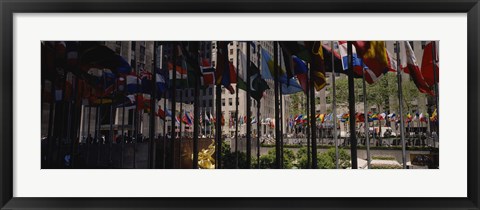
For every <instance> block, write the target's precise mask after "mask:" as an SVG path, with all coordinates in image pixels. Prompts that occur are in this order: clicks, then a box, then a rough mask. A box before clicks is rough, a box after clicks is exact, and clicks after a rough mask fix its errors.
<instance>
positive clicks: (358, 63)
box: [338, 41, 363, 76]
mask: <svg viewBox="0 0 480 210" xmlns="http://www.w3.org/2000/svg"><path fill="white" fill-rule="evenodd" d="M338 50H339V52H340V56H341V58H342V68H343V70H344V71H347V70H348V52H347V42H346V41H339V42H338ZM352 57H353V72H354V73H355V74H356V75H359V76H361V75H363V73H362V71H363V62H362V59H361V58H359V57H358V55H357V51H356V49H355V47H352Z"/></svg>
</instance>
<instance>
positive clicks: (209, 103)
mask: <svg viewBox="0 0 480 210" xmlns="http://www.w3.org/2000/svg"><path fill="white" fill-rule="evenodd" d="M212 104H213V99H210V100H208V106H209V107H212Z"/></svg>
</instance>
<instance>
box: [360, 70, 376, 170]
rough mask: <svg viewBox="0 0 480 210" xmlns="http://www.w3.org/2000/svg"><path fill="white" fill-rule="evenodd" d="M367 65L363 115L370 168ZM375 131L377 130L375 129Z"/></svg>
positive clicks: (363, 78)
mask: <svg viewBox="0 0 480 210" xmlns="http://www.w3.org/2000/svg"><path fill="white" fill-rule="evenodd" d="M365 71H366V69H365V67H364V68H363V71H362V73H363V77H362V81H363V115H364V117H365V120H364V123H365V138H366V144H367V166H368V168H369V169H370V168H371V167H370V161H371V160H370V135H369V128H368V126H369V125H368V123H369V122H368V113H367V110H368V104H367V85H366V84H365ZM373 128H374V130H375V126H373ZM374 132H375V131H374Z"/></svg>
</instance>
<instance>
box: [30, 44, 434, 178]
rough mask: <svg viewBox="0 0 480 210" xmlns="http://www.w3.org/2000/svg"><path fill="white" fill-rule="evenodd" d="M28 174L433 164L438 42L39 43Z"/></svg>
mask: <svg viewBox="0 0 480 210" xmlns="http://www.w3.org/2000/svg"><path fill="white" fill-rule="evenodd" d="M40 44H41V78H40V79H41V136H40V139H41V144H40V145H41V146H40V148H39V149H41V157H40V159H41V168H42V169H424V170H425V169H439V168H440V167H439V165H440V163H439V147H440V146H439V144H440V142H439V139H440V138H439V136H440V134H439V108H438V104H439V56H438V55H439V44H440V42H439V41H436V40H415V41H411V40H345V41H342V40H324V41H309V40H307V41H281V40H279V41H271V40H258V41H256V40H247V41H242V40H241V41H224V40H221V41H215V40H210V41H208V40H207V41H141V40H140V41H136V40H132V41H128V40H127V41H126V40H122V41H62V40H53V41H41V43H40Z"/></svg>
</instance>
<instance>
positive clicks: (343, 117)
mask: <svg viewBox="0 0 480 210" xmlns="http://www.w3.org/2000/svg"><path fill="white" fill-rule="evenodd" d="M367 117H368V122H373V121H379V120H388V121H392V122H398V121H399V118H397V115H396V114H395V113H390V114H386V113H372V112H369V113H368V114H367ZM315 118H316V121H317V122H318V123H324V122H332V121H333V113H329V114H316V115H315ZM337 119H338V120H339V121H341V122H347V121H349V119H350V114H349V113H344V114H339V115H337ZM355 119H356V122H365V114H364V113H361V112H357V113H356V114H355ZM405 119H406V122H407V123H409V122H414V121H419V122H428V121H431V122H436V121H437V120H438V117H437V110H436V109H435V110H434V111H433V113H432V114H431V115H430V116H429V115H428V113H426V114H423V113H418V112H417V113H415V114H413V115H412V114H410V113H408V114H406V115H405ZM287 123H288V125H289V127H293V126H295V125H300V124H301V125H303V124H308V123H309V121H308V116H307V115H303V114H299V115H296V116H295V117H292V116H290V118H288V119H287Z"/></svg>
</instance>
